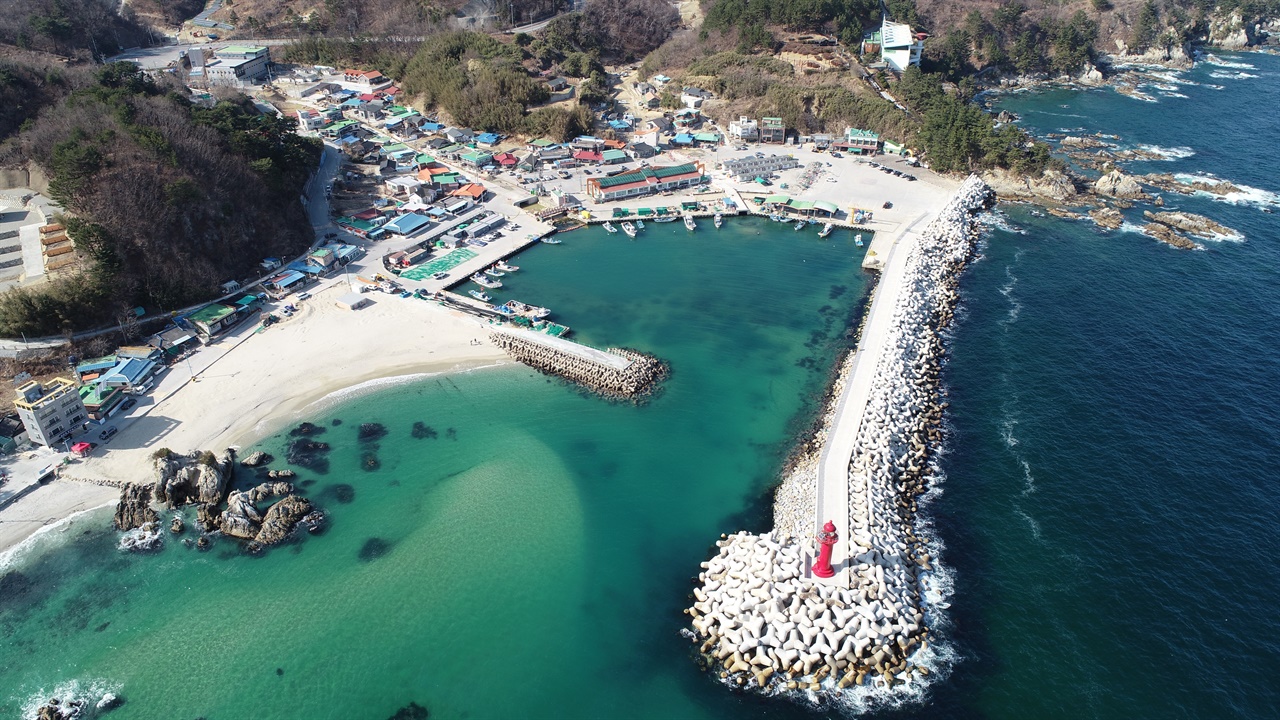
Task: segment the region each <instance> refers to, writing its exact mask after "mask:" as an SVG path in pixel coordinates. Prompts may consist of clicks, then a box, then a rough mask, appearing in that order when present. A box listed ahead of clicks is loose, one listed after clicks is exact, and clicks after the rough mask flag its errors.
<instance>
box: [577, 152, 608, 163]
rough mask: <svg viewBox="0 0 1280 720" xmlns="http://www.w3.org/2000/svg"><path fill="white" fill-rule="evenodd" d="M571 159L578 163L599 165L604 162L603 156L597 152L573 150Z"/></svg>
mask: <svg viewBox="0 0 1280 720" xmlns="http://www.w3.org/2000/svg"><path fill="white" fill-rule="evenodd" d="M573 159H574V160H577V161H579V162H593V163H599V162H602V161H603V160H604V156H603V155H601V154H600V152H599V151H597V150H575V151H574V153H573Z"/></svg>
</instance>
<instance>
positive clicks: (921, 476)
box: [686, 176, 994, 706]
mask: <svg viewBox="0 0 1280 720" xmlns="http://www.w3.org/2000/svg"><path fill="white" fill-rule="evenodd" d="M993 200H994V197H993V194H992V193H991V190H990V188H988V187H987V186H986V185H985V184H984V183H983V182H982V181H981V180H979V179H978V178H977V177H972V176H971V177H970V178H969V179H967V180H966V181H965V182H964V183H963V184H962V185H961V186H960V188H959V189H958V190H957V191H956V193H955V194H954V195H953V196H952V197H951V199H950V201H949V202H948V203H947V204H946V205H945V206H944V207H943V209H942V210H941V211H940V212H939V213H938V214H937V215H936V217H935V218H934V219H933V220H932V221H931V222H930V223H929V224H928V225H927V226H926V227H925V229H924V230H922V231H921V232H920V233H919V234H918V235H907V236H904V237H903V238H902V239H900V240H899V241H898V245H897V246H896V247H895V248H894V249H893V255H892V257H891V258H890V259H889V260H888V261H887V262H886V264H885V267H884V271H883V273H882V276H881V278H880V281H879V283H878V286H877V289H876V297H875V298H874V300H873V302H872V306H871V308H870V310H869V311H868V317H867V320H866V322H865V323H864V326H863V336H862V337H861V338H860V340H859V346H858V349H857V350H856V351H855V352H854V353H852V354H851V355H850V356H849V357H848V358H847V359H846V361H845V365H844V366H843V367H842V368H841V371H840V372H839V373H838V376H837V381H836V383H837V387H838V390H839V391H838V392H837V393H833V396H832V401H831V406H830V407H828V408H827V414H826V426H825V427H824V428H823V429H821V430H819V432H818V437H819V438H821V442H822V445H823V447H822V451H821V454H820V455H817V453H811V454H810V457H808V458H801V459H800V460H799V461H798V462H796V463H794V467H793V470H792V471H791V473H790V474H789V475H788V477H787V478H786V479H785V480H784V481H783V484H782V485H781V486H780V487H779V488H778V490H777V492H776V494H775V504H774V522H775V529H774V530H773V531H771V532H768V533H764V534H761V535H754V534H751V533H745V532H740V533H736V534H733V535H729V536H721V539H720V540H719V541H717V543H716V546H717V548H718V551H717V553H716V554H715V555H714V556H713V557H711V558H710V559H709V560H708V561H706V562H704V563H702V569H703V570H702V572H701V573H700V574H699V575H698V578H697V582H696V585H695V588H694V591H693V596H694V600H695V602H694V603H693V606H692V607H691V608H689V609H688V610H687V611H686V612H687V613H688V614H689V615H690V616H691V617H692V621H691V627H692V631H691V632H689V635H690V637H691V639H693V641H694V642H695V643H697V646H698V652H699V659H700V662H702V663H703V664H705V666H706V667H707V668H708V669H709V670H710V671H711V672H714V673H716V674H717V675H718V676H719V677H720V678H721V679H722V680H723V681H724V682H727V683H730V684H733V685H736V686H740V687H744V688H753V689H756V690H759V691H761V692H765V693H769V694H788V693H793V694H797V696H803V697H805V698H806V699H808V700H810V701H814V700H817V701H832V702H834V703H836V704H841V703H842V701H850V702H848V703H844V704H849V705H853V706H858V705H860V703H858V702H853V698H854V697H855V695H857V694H858V693H862V697H865V696H866V694H867V693H868V692H876V693H880V694H881V697H887V696H889V695H891V694H892V693H894V692H895V689H897V688H901V687H903V686H907V687H911V688H914V689H917V690H918V688H919V687H920V686H921V685H922V684H923V681H924V680H925V678H927V677H928V676H929V674H930V670H929V668H928V667H926V666H925V665H926V664H928V663H927V658H928V657H929V652H928V650H929V643H930V641H931V636H930V626H931V625H932V624H933V623H934V621H936V619H937V616H935V615H934V613H935V612H938V610H937V609H936V608H933V607H930V606H929V604H928V602H927V597H928V596H929V588H930V584H931V582H932V578H931V575H932V573H934V572H935V570H936V559H935V558H933V557H931V556H930V553H929V551H928V547H927V543H926V541H925V540H924V539H922V537H921V536H920V533H921V529H920V528H919V527H918V520H919V517H918V512H919V504H918V499H919V497H920V496H921V495H922V494H924V493H925V492H926V491H927V490H928V488H929V485H930V472H931V458H932V455H933V453H934V452H935V451H936V448H937V447H938V444H939V443H940V442H941V439H942V436H941V431H940V429H939V426H940V424H941V418H942V413H943V411H944V409H945V407H946V404H945V403H943V402H941V401H940V395H939V385H938V375H939V366H940V363H941V359H942V354H943V349H944V348H943V342H942V338H941V335H940V332H941V331H942V330H943V329H944V328H946V326H947V325H949V324H950V322H951V320H952V317H953V313H954V308H955V304H956V301H957V293H956V284H957V281H958V277H959V275H960V272H961V271H962V270H963V269H964V267H965V265H966V263H967V262H968V261H969V260H970V259H971V257H972V256H973V253H974V249H975V247H976V243H977V228H976V226H975V222H974V220H975V216H976V214H977V213H979V212H981V211H982V210H984V209H987V208H989V207H990V205H991V203H992V202H993ZM826 522H832V523H833V524H834V525H835V527H836V530H837V532H838V533H839V535H840V537H839V539H838V544H836V542H831V544H832V547H833V552H832V571H833V575H832V577H829V578H828V577H819V576H818V575H817V574H815V573H814V571H813V565H814V562H815V559H816V557H817V555H818V543H817V542H816V541H815V539H814V537H815V535H816V533H817V531H818V530H819V528H821V527H822V526H823V524H825V523H826Z"/></svg>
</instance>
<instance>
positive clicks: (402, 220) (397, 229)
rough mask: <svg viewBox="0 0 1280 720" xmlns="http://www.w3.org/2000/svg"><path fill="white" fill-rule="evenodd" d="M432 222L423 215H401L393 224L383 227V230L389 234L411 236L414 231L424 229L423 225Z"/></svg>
mask: <svg viewBox="0 0 1280 720" xmlns="http://www.w3.org/2000/svg"><path fill="white" fill-rule="evenodd" d="M429 222H431V221H430V220H428V219H427V218H426V217H425V216H423V215H417V214H415V213H409V214H407V215H401V216H400V217H398V218H396V219H395V220H392V221H391V222H389V223H387V224H386V225H383V226H382V228H383V229H384V230H386V231H387V232H393V233H399V234H401V235H410V234H412V233H413V232H414V231H416V230H419V229H421V228H422V226H423V225H426V224H427V223H429Z"/></svg>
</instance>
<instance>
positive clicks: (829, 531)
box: [813, 520, 840, 578]
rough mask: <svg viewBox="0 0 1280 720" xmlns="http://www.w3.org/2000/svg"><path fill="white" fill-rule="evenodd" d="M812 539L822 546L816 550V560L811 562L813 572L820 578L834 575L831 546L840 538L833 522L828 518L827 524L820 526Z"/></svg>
mask: <svg viewBox="0 0 1280 720" xmlns="http://www.w3.org/2000/svg"><path fill="white" fill-rule="evenodd" d="M814 539H815V540H817V541H818V544H819V545H821V546H822V548H821V549H820V550H819V551H818V561H817V562H815V563H814V564H813V574H814V575H817V576H818V577H820V578H829V577H832V576H834V575H835V574H836V571H835V570H834V569H832V567H831V548H832V547H833V546H834V545H835V544H836V541H837V540H839V539H840V534H839V533H837V532H836V526H835V523H833V522H831V521H830V520H828V521H827V524H826V525H823V526H822V532H820V533H818V535H817V537H815V538H814Z"/></svg>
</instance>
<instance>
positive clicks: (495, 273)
mask: <svg viewBox="0 0 1280 720" xmlns="http://www.w3.org/2000/svg"><path fill="white" fill-rule="evenodd" d="M484 274H485V275H488V276H489V277H502V276H503V275H506V273H504V272H502V271H501V270H499V269H498V268H497V267H491V268H486V269H485V271H484Z"/></svg>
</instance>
